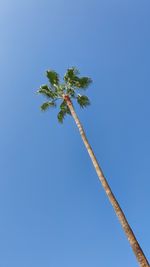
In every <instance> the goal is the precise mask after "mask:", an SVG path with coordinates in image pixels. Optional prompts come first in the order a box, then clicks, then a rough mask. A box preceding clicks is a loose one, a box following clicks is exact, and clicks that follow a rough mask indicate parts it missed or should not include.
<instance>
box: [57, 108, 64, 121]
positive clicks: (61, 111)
mask: <svg viewBox="0 0 150 267" xmlns="http://www.w3.org/2000/svg"><path fill="white" fill-rule="evenodd" d="M65 115H66V112H64V111H63V110H60V111H59V113H58V115H57V119H58V121H59V122H60V123H63V120H64V117H65Z"/></svg>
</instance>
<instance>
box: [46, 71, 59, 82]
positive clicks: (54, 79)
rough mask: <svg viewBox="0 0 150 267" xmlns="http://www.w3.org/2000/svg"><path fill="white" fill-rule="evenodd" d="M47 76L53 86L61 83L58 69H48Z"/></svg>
mask: <svg viewBox="0 0 150 267" xmlns="http://www.w3.org/2000/svg"><path fill="white" fill-rule="evenodd" d="M46 76H47V78H48V80H49V82H50V84H51V85H52V86H55V85H58V84H59V75H58V73H57V72H56V71H54V70H47V71H46Z"/></svg>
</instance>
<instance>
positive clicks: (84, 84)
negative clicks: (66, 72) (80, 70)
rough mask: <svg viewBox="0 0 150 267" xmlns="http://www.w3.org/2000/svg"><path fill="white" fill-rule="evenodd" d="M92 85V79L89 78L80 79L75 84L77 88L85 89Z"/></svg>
mask: <svg viewBox="0 0 150 267" xmlns="http://www.w3.org/2000/svg"><path fill="white" fill-rule="evenodd" d="M91 83H92V79H90V78H89V77H81V78H79V79H78V81H77V83H76V87H77V88H79V89H80V88H81V89H86V88H87V87H88V86H89V85H90V84H91Z"/></svg>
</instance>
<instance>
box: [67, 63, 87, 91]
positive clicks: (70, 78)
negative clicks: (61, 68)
mask: <svg viewBox="0 0 150 267" xmlns="http://www.w3.org/2000/svg"><path fill="white" fill-rule="evenodd" d="M78 74H79V71H78V70H77V69H76V68H74V67H73V68H70V69H68V70H67V72H66V74H65V76H64V80H65V82H68V83H69V84H70V85H71V86H74V87H77V88H80V89H85V88H87V87H88V86H89V85H90V83H91V82H92V80H91V79H90V78H88V77H81V78H79V77H78Z"/></svg>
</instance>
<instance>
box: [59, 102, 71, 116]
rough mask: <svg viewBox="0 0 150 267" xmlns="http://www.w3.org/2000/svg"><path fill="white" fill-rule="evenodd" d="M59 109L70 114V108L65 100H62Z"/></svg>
mask: <svg viewBox="0 0 150 267" xmlns="http://www.w3.org/2000/svg"><path fill="white" fill-rule="evenodd" d="M60 109H61V111H63V112H64V113H65V114H71V112H70V109H69V108H68V106H67V103H66V101H65V100H64V101H63V102H62V103H61V105H60Z"/></svg>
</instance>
